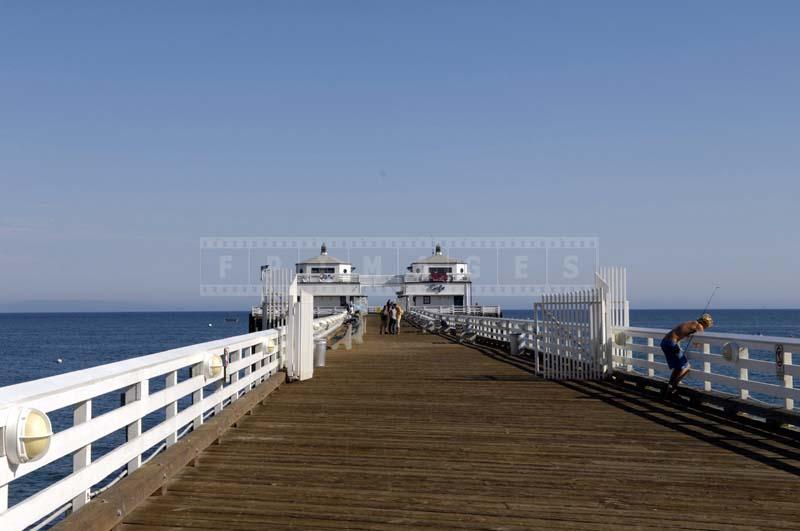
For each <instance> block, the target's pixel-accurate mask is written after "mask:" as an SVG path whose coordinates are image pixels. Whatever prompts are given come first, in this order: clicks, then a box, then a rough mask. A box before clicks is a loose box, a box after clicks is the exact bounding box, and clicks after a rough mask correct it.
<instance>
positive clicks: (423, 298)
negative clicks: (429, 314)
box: [422, 295, 431, 304]
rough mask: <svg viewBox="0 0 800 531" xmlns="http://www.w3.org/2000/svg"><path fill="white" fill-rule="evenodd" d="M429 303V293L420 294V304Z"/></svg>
mask: <svg viewBox="0 0 800 531" xmlns="http://www.w3.org/2000/svg"><path fill="white" fill-rule="evenodd" d="M430 303H431V296H430V295H423V296H422V304H430Z"/></svg>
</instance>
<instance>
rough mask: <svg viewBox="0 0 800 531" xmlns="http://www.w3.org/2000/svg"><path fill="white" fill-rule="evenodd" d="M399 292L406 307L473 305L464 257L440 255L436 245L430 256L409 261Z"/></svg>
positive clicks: (467, 267)
mask: <svg viewBox="0 0 800 531" xmlns="http://www.w3.org/2000/svg"><path fill="white" fill-rule="evenodd" d="M408 271H409V272H408V273H407V274H405V275H404V279H403V285H402V288H401V290H400V292H399V293H398V295H399V297H401V298H402V299H403V300H404V303H405V305H406V306H407V307H409V306H422V307H425V306H432V307H436V306H472V281H471V280H470V276H469V266H468V265H467V263H466V262H465V261H464V260H460V259H458V258H450V257H449V256H445V255H444V254H442V247H441V245H438V244H437V245H436V250H435V251H434V253H433V255H431V256H429V257H428V258H423V259H421V260H417V261H416V262H412V263H411V265H410V266H409V267H408Z"/></svg>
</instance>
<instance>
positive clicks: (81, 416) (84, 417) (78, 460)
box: [72, 400, 92, 511]
mask: <svg viewBox="0 0 800 531" xmlns="http://www.w3.org/2000/svg"><path fill="white" fill-rule="evenodd" d="M72 419H73V425H78V424H83V423H84V422H89V421H90V420H91V419H92V401H91V400H84V401H83V402H79V403H78V404H76V405H75V408H74V410H73V412H72ZM91 463H92V445H91V443H89V444H86V445H84V446H81V447H80V448H79V449H78V450H76V451H75V453H74V454H72V471H73V472H77V471H79V470H81V469H83V468H86V467H87V466H89V465H90V464H91ZM88 502H89V489H84V490H83V491H82V492H81V493H80V494H78V495H77V496H75V497H74V498H72V510H73V511H77V510H78V509H80V508H81V507H83V506H84V505H86V504H87V503H88Z"/></svg>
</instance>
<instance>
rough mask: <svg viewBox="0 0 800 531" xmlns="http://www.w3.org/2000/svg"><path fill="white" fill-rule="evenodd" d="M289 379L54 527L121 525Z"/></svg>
mask: <svg viewBox="0 0 800 531" xmlns="http://www.w3.org/2000/svg"><path fill="white" fill-rule="evenodd" d="M285 378H286V375H285V373H278V374H275V375H273V376H272V377H270V379H269V380H267V381H266V382H264V383H263V384H261V385H259V386H258V387H257V388H255V389H253V390H252V391H250V392H249V393H247V394H246V395H244V397H243V398H241V399H240V400H238V401H236V402H235V403H233V404H232V405H231V406H229V407H228V408H226V409H225V410H224V411H223V412H222V413H221V414H220V415H215V416H214V417H213V418H212V420H211V421H210V422H207V423H203V424H202V425H201V426H200V427H199V428H197V429H195V430H193V431H192V432H191V433H189V434H188V435H187V436H186V437H185V438H184V439H182V440H180V441H178V442H177V443H175V444H174V445H172V446H170V447H169V448H167V450H165V451H164V452H163V453H161V454H159V455H157V456H156V457H154V458H153V459H152V460H150V461H149V462H148V463H147V464H146V465H144V466H142V467H139V468H137V469H136V471H134V472H133V473H132V474H131V475H130V476H129V477H126V478H125V479H124V480H123V481H120V482H119V483H117V484H116V485H114V486H113V487H111V488H110V489H108V490H107V491H105V492H104V493H102V494H101V495H99V496H98V497H97V498H95V499H94V500H92V502H91V503H89V504H87V505H85V506H84V507H83V508H82V509H80V510H78V511H76V512H75V513H73V514H71V515H69V516H68V517H67V518H65V519H64V520H63V521H62V522H60V523H59V524H58V525H56V526H54V529H59V530H75V531H92V530H106V529H111V528H112V527H114V526H115V525H117V524H119V523H120V522H122V519H123V518H124V517H125V516H127V515H128V514H129V513H130V512H131V511H133V510H134V509H136V508H137V507H138V506H139V505H141V504H142V503H143V502H144V501H145V500H147V498H148V497H149V496H150V495H151V494H153V493H155V492H157V491H159V492H162V493H163V490H162V487H163V486H164V485H166V483H167V482H168V481H169V480H170V479H171V478H172V477H174V476H175V475H176V474H177V473H178V472H179V471H180V470H181V469H183V468H184V467H185V466H186V465H188V464H189V463H190V462H193V461H196V460H197V459H198V457H199V456H200V454H201V452H202V451H203V450H205V449H206V448H207V447H208V446H210V445H211V444H212V443H214V442H215V441H218V440H219V439H220V438H221V437H222V436H223V434H224V433H226V431H227V430H228V429H229V428H230V427H231V426H233V425H235V424H236V423H237V422H238V421H239V419H241V418H242V417H243V416H244V415H245V414H246V413H248V412H250V411H251V410H252V409H253V408H255V407H257V406H258V404H259V402H261V401H262V400H264V399H265V398H266V397H267V396H269V394H270V393H272V391H274V390H275V389H277V388H278V386H280V385H281V384H282V383H283V382H284V381H285Z"/></svg>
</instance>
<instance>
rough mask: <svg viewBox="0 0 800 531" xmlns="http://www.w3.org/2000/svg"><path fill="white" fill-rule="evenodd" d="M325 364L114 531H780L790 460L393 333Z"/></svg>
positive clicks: (776, 441) (795, 455) (793, 480)
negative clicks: (628, 529)
mask: <svg viewBox="0 0 800 531" xmlns="http://www.w3.org/2000/svg"><path fill="white" fill-rule="evenodd" d="M377 332H378V330H377V325H376V323H375V322H374V320H373V321H371V322H370V323H369V331H368V334H367V335H366V336H365V342H364V344H363V345H359V346H355V347H354V348H353V350H351V351H343V350H338V351H336V352H330V353H329V354H328V366H327V367H325V368H323V369H317V372H316V373H315V377H314V379H313V380H311V381H308V382H304V383H300V384H291V385H284V386H283V387H281V388H280V389H279V390H278V391H277V392H276V393H274V394H273V395H272V396H270V398H269V399H268V401H267V405H266V406H261V407H258V408H257V409H255V410H254V412H253V414H252V415H251V416H247V417H245V418H243V419H242V421H241V422H240V423H239V425H238V428H235V429H231V430H230V431H228V432H227V433H226V435H225V437H224V438H223V439H222V441H221V444H219V445H217V446H212V447H210V448H208V449H207V450H206V451H205V452H204V453H203V454H202V456H201V458H200V461H199V462H200V465H199V466H198V467H197V468H187V469H185V470H183V471H182V472H181V473H180V474H179V475H178V476H177V478H176V479H175V480H173V481H171V482H170V483H169V486H168V487H169V489H168V492H167V493H166V494H165V495H162V496H156V497H151V498H150V499H149V500H148V502H147V503H146V504H144V505H143V506H141V507H140V508H139V509H138V510H136V511H134V512H133V513H132V514H130V515H129V516H128V517H126V518H125V523H124V525H123V526H122V527H123V528H125V529H129V530H137V531H142V530H145V529H152V530H167V529H171V530H177V529H220V528H225V529H267V528H269V529H281V528H295V529H386V530H388V529H408V528H420V529H504V530H517V529H531V528H546V529H576V528H585V529H619V528H623V527H636V528H640V529H666V528H684V529H685V528H693V529H757V528H771V529H784V528H785V529H795V528H796V526H797V524H796V522H797V520H798V518H799V517H800V499H798V496H797V492H798V489H800V478H798V474H799V473H800V452H798V449H797V447H796V446H795V444H794V443H793V442H792V441H790V440H786V439H781V438H780V437H777V436H775V435H772V434H769V433H767V432H762V431H760V430H758V429H755V428H750V427H746V426H743V425H740V424H737V423H735V422H733V421H731V420H729V419H726V418H724V417H715V416H714V415H712V414H708V413H702V412H696V411H691V410H686V409H678V408H675V407H674V406H672V405H670V404H664V403H661V402H658V401H655V400H652V399H651V398H648V397H645V396H640V395H636V394H633V393H630V392H627V391H624V390H621V389H618V388H615V387H613V386H610V385H605V384H596V383H555V382H548V381H543V380H541V379H539V378H536V377H535V376H533V375H532V374H530V373H528V372H526V367H525V364H524V362H519V361H518V360H512V359H508V358H506V359H503V356H498V355H494V354H493V355H492V356H490V355H487V353H486V352H483V353H482V352H480V351H478V350H476V349H473V348H468V347H465V346H462V345H458V344H455V343H450V342H447V341H444V340H443V339H442V338H440V337H437V336H431V335H427V334H422V333H420V332H418V331H416V330H413V329H410V328H405V329H404V330H403V333H401V334H400V335H399V336H381V335H378V333H377Z"/></svg>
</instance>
